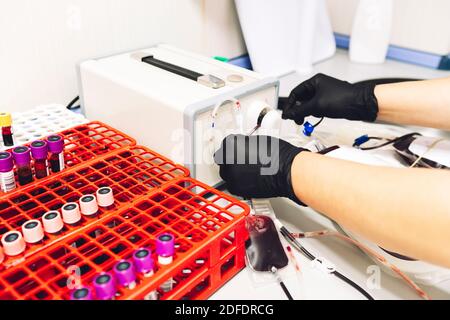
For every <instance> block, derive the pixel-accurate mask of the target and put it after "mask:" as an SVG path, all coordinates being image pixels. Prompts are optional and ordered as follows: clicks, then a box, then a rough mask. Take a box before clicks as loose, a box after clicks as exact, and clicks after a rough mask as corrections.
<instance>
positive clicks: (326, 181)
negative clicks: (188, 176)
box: [292, 152, 450, 267]
mask: <svg viewBox="0 0 450 320" xmlns="http://www.w3.org/2000/svg"><path fill="white" fill-rule="evenodd" d="M292 182H293V186H294V191H295V193H296V195H297V197H298V198H299V199H301V200H302V201H303V202H305V203H306V204H307V205H309V206H311V207H312V208H314V209H316V210H317V211H319V212H321V213H323V214H326V215H327V216H328V217H330V218H331V219H333V220H335V221H337V222H338V223H340V224H342V225H344V226H346V227H347V228H349V229H350V230H353V231H354V232H355V233H358V234H360V235H363V236H364V237H365V238H367V239H369V240H371V241H373V242H375V243H377V244H379V245H381V246H383V247H384V248H386V249H388V250H392V251H396V252H399V253H401V254H404V255H407V256H411V257H414V258H417V259H423V260H426V261H429V262H433V263H436V264H440V265H444V266H447V267H450V250H449V249H448V244H449V243H450V197H449V196H448V194H449V190H450V173H448V172H445V171H433V170H426V169H396V168H386V167H376V166H368V165H363V164H358V163H353V162H350V161H344V160H338V159H333V158H328V157H326V156H322V155H319V154H314V153H306V152H302V153H300V154H299V155H298V156H297V157H296V159H295V160H294V162H293V165H292Z"/></svg>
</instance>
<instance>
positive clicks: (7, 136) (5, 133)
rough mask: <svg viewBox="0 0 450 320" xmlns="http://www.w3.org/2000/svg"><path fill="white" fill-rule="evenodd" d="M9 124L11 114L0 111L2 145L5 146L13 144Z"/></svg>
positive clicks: (10, 123)
mask: <svg viewBox="0 0 450 320" xmlns="http://www.w3.org/2000/svg"><path fill="white" fill-rule="evenodd" d="M11 125H12V119H11V114H10V113H7V112H2V113H0V126H1V127H2V137H3V145H4V146H5V147H12V146H13V145H14V139H13V133H12V129H11Z"/></svg>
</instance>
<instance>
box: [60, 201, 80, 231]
mask: <svg viewBox="0 0 450 320" xmlns="http://www.w3.org/2000/svg"><path fill="white" fill-rule="evenodd" d="M61 212H62V219H63V221H64V223H67V224H68V225H71V226H76V225H78V224H79V223H80V221H81V213H80V207H79V206H78V204H77V203H75V202H69V203H66V204H65V205H63V207H62V208H61Z"/></svg>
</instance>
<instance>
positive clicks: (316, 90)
mask: <svg viewBox="0 0 450 320" xmlns="http://www.w3.org/2000/svg"><path fill="white" fill-rule="evenodd" d="M374 89H375V84H373V83H370V84H369V83H367V84H351V83H349V82H347V81H341V80H338V79H335V78H332V77H329V76H327V75H324V74H321V73H319V74H316V75H315V76H314V77H312V78H311V79H309V80H306V81H304V82H302V83H301V84H300V85H298V86H297V87H296V88H295V89H294V90H292V92H291V94H290V95H289V98H288V102H287V104H286V105H285V106H284V108H283V115H282V117H283V119H291V120H294V121H295V122H296V123H297V124H298V125H301V124H302V123H303V122H304V121H305V117H306V116H315V117H318V118H322V117H327V118H338V119H339V118H343V119H348V120H362V121H375V119H376V118H377V114H378V102H377V99H376V97H375V93H374Z"/></svg>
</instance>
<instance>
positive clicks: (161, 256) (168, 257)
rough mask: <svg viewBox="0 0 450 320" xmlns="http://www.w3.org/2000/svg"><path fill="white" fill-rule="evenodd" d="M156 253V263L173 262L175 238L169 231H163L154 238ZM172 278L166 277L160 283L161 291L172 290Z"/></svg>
mask: <svg viewBox="0 0 450 320" xmlns="http://www.w3.org/2000/svg"><path fill="white" fill-rule="evenodd" d="M156 254H157V255H158V263H159V264H160V265H169V264H171V263H172V262H173V256H174V254H175V238H174V236H173V235H171V234H170V233H163V234H161V235H159V236H158V238H157V239H156ZM172 286H173V280H172V278H170V279H168V280H167V281H166V282H164V283H163V284H162V285H161V287H160V288H161V290H162V291H163V292H169V291H171V290H172Z"/></svg>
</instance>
